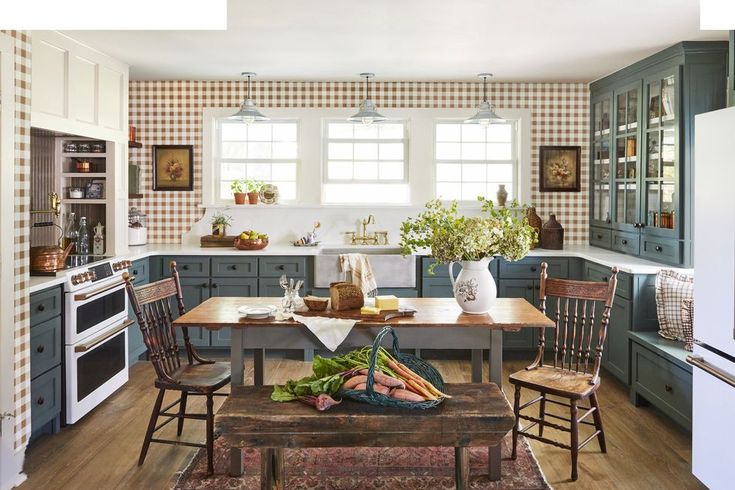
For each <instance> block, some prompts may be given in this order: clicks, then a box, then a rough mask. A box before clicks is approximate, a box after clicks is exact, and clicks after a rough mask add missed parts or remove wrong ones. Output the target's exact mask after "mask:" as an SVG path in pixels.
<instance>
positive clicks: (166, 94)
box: [130, 81, 589, 243]
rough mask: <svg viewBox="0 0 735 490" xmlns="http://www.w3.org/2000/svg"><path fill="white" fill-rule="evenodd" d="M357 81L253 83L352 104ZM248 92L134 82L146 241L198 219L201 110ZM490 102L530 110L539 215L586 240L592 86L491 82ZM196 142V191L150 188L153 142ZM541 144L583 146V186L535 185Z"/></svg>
mask: <svg viewBox="0 0 735 490" xmlns="http://www.w3.org/2000/svg"><path fill="white" fill-rule="evenodd" d="M372 85H373V90H374V92H373V99H374V100H375V102H376V103H377V105H378V107H379V108H380V107H391V108H397V107H408V108H467V114H468V115H470V114H472V111H473V109H474V108H475V106H476V105H477V103H478V101H479V100H480V98H481V92H482V85H481V84H480V83H464V82H376V83H374V84H372ZM361 94H362V92H361V86H360V84H359V83H358V82H277V81H257V82H255V83H254V90H253V97H254V99H255V100H256V103H257V104H258V106H259V107H261V108H263V109H264V112H267V111H265V109H267V108H268V107H325V108H331V107H357V105H358V104H359V102H360V97H361ZM244 95H245V84H244V83H243V82H240V81H131V82H130V124H132V125H134V126H136V127H137V131H138V141H140V142H141V143H143V148H141V149H138V150H131V152H130V161H131V163H134V164H137V165H140V167H141V182H142V186H141V187H142V192H143V194H144V196H143V198H142V199H135V200H131V205H133V206H138V207H139V208H141V209H142V210H143V211H145V212H146V213H148V216H149V241H150V242H152V243H178V242H179V239H180V235H181V234H182V233H184V232H186V231H187V230H188V229H189V227H190V226H191V224H192V223H193V222H194V221H196V220H198V219H199V218H200V217H201V216H202V214H203V210H201V209H199V208H197V204H198V203H200V202H201V192H202V185H201V184H202V183H201V169H202V145H201V143H202V109H203V108H212V107H232V108H236V107H238V106H239V104H240V102H241V101H242V99H243V97H244ZM488 95H489V97H490V100H491V101H492V102H493V103H494V104H495V105H496V106H497V107H498V108H501V109H503V108H507V109H530V110H531V113H532V122H531V145H532V149H531V159H532V162H531V163H532V169H533V170H532V173H531V192H532V200H533V203H534V204H535V205H536V206H537V210H538V213H539V215H541V216H542V217H543V218H544V219H545V218H546V216H547V215H548V213H550V212H555V213H556V214H557V218H558V219H559V221H561V223H562V225H563V226H564V228H565V238H566V240H565V241H566V242H567V243H586V241H587V227H588V217H587V206H588V201H587V195H588V192H587V179H588V169H587V157H588V129H589V128H588V126H589V124H588V119H589V90H588V88H587V85H586V84H583V83H494V84H491V85H490V86H489V94H488ZM158 144H191V145H194V175H195V181H194V191H193V192H164V191H158V192H153V191H152V190H151V145H158ZM541 145H580V146H581V147H582V189H583V190H582V192H579V193H568V192H567V193H560V192H556V193H541V192H539V191H538V184H539V179H538V159H539V146H541Z"/></svg>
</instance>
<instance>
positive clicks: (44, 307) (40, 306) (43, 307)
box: [36, 303, 46, 311]
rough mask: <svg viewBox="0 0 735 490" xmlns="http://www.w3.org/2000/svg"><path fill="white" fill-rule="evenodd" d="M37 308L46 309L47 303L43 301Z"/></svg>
mask: <svg viewBox="0 0 735 490" xmlns="http://www.w3.org/2000/svg"><path fill="white" fill-rule="evenodd" d="M36 309H37V310H38V311H43V310H45V309H46V305H45V304H43V303H41V304H40V305H38V306H37V307H36Z"/></svg>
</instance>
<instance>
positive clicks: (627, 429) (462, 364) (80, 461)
mask: <svg viewBox="0 0 735 490" xmlns="http://www.w3.org/2000/svg"><path fill="white" fill-rule="evenodd" d="M432 363H433V364H434V365H435V366H437V368H438V369H439V370H440V371H441V373H442V375H443V376H444V378H445V380H446V381H448V382H468V381H470V375H471V372H470V364H469V362H468V361H456V360H455V361H432ZM525 365H526V363H525V362H521V361H506V363H505V371H506V372H505V376H504V379H506V380H507V378H508V374H509V373H510V372H512V371H514V370H518V369H520V368H522V367H523V366H525ZM245 367H246V373H245V374H246V379H247V380H248V381H246V382H250V383H252V375H253V366H252V361H246V366H245ZM309 373H310V364H309V363H306V362H301V361H293V360H277V359H273V360H271V359H269V360H268V361H267V362H266V383H268V384H272V383H282V382H284V381H285V380H286V379H289V378H297V377H301V376H305V375H307V374H309ZM485 373H487V364H486V368H485ZM486 376H487V374H486ZM153 378H154V373H153V368H152V366H151V365H150V364H149V363H147V362H139V363H137V364H135V365H134V366H132V367H131V369H130V381H129V382H128V384H127V385H126V386H125V387H123V388H122V389H121V390H119V391H118V392H117V393H115V394H114V395H113V396H112V397H111V398H109V399H108V400H106V401H105V402H104V403H103V404H102V405H100V406H99V407H97V409H96V410H95V411H94V412H93V413H91V414H90V415H88V416H87V417H85V418H84V419H83V420H82V421H80V422H79V423H77V424H75V425H73V426H69V427H66V428H65V429H63V430H62V432H61V433H60V434H56V435H53V436H45V437H43V438H40V439H39V440H38V441H36V442H35V443H34V444H33V445H32V446H31V447H30V448H29V449H28V451H27V453H26V461H25V472H26V474H27V475H28V480H27V481H26V483H24V484H23V485H22V486H21V487H20V488H21V489H22V490H26V489H36V488H38V489H57V488H59V489H60V488H63V489H85V490H86V489H108V488H109V489H112V488H116V489H123V488H131V489H159V488H160V489H163V488H169V487H170V486H171V484H172V476H173V475H174V473H175V472H176V471H177V470H179V469H181V468H182V467H183V466H184V465H185V464H186V462H187V461H188V460H189V458H190V457H191V456H192V454H193V453H194V451H195V449H191V448H186V447H176V446H167V445H160V444H158V445H157V444H153V445H152V446H151V449H150V450H149V452H148V458H147V459H146V462H145V464H144V465H143V466H142V467H138V466H137V459H138V454H139V451H140V445H141V442H142V440H143V434H144V433H145V428H146V426H147V423H148V418H149V416H150V410H151V407H152V405H153V402H154V400H155V396H156V390H155V388H154V387H153ZM504 389H505V392H506V393H512V387H511V386H509V385H507V384H506V385H505V386H504ZM523 393H524V401H525V400H528V399H530V397H531V395H533V393H530V392H528V391H526V390H524V392H523ZM198 398H200V397H194V399H193V400H192V399H191V398H190V402H189V405H190V407H191V408H190V409H191V410H197V411H203V410H204V406H203V403H202V400H198ZM599 398H600V404H601V412H602V416H603V423H604V426H605V432H606V436H607V437H606V439H607V446H608V453H607V454H601V453H600V452H599V447H598V446H597V444H596V443H595V442H591V443H590V444H588V445H587V446H586V447H585V448H584V449H583V450H582V451H581V453H580V456H579V480H578V481H577V482H576V483H573V482H571V481H569V470H570V466H569V465H570V458H569V452H568V451H565V450H562V449H558V448H555V447H552V446H548V445H544V444H540V443H538V442H535V441H532V442H531V446H532V448H533V451H534V454H535V455H536V457H537V459H538V461H539V463H540V465H541V469H542V470H543V472H544V474H545V475H546V478H547V480H548V481H549V483H550V484H551V486H552V487H554V488H584V489H609V488H616V489H640V488H678V489H688V488H704V486H702V485H701V484H700V483H699V481H698V480H697V479H696V478H694V476H692V474H691V469H690V465H691V442H690V435H689V434H688V433H687V432H685V431H684V430H683V429H680V428H678V427H677V426H676V425H675V424H674V423H673V422H671V421H670V420H668V419H667V418H666V417H664V416H663V415H661V414H659V413H658V412H656V411H655V410H654V409H653V408H649V407H644V408H635V407H634V406H633V405H631V404H630V402H629V401H628V390H627V388H626V387H625V386H623V385H622V384H621V383H619V382H617V380H615V379H613V378H612V377H610V376H605V373H604V372H603V382H602V387H601V389H600V391H599ZM169 399H170V400H172V401H173V400H174V395H173V394H171V395H168V396H167V399H166V400H169ZM222 401H223V399H222V398H219V399H216V400H215V409H217V408H218V407H219V405H221V403H222ZM164 403H165V402H164ZM548 408H549V410H550V411H552V412H557V413H559V414H560V415H566V414H565V413H563V412H561V411H559V410H560V409H561V410H563V409H564V407H557V406H555V405H552V404H549V405H548ZM203 426H204V424H203V423H202V422H199V421H186V424H185V427H184V434H183V436H182V437H183V438H184V439H185V440H193V441H203V439H204V427H203ZM175 430H176V424H175V423H172V424H169V425H168V426H167V427H166V428H165V429H164V430H163V431H162V432H163V434H162V435H163V436H165V437H173V436H174V435H175ZM546 431H547V432H548V435H549V436H554V437H568V435H567V434H564V433H560V432H557V431H554V430H550V429H546ZM544 435H547V433H546V432H545V434H544Z"/></svg>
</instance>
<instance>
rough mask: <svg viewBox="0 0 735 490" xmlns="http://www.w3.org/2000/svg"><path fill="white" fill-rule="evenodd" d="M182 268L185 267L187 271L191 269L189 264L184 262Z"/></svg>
mask: <svg viewBox="0 0 735 490" xmlns="http://www.w3.org/2000/svg"><path fill="white" fill-rule="evenodd" d="M181 268H182V269H184V270H185V271H188V270H189V264H184V265H182V266H181Z"/></svg>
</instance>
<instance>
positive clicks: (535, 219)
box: [526, 206, 544, 248]
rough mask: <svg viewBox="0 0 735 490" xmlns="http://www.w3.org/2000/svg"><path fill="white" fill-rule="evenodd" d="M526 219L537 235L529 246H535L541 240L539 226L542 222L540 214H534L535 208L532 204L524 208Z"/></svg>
mask: <svg viewBox="0 0 735 490" xmlns="http://www.w3.org/2000/svg"><path fill="white" fill-rule="evenodd" d="M526 219H528V224H529V226H531V227H532V228H533V229H534V230H536V234H537V235H538V237H537V238H536V241H535V242H533V245H531V248H536V247H538V245H539V242H540V241H541V227H542V225H543V223H544V222H543V221H542V220H541V216H539V215H538V214H536V208H535V207H533V206H531V207H530V208H528V209H527V210H526Z"/></svg>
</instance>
